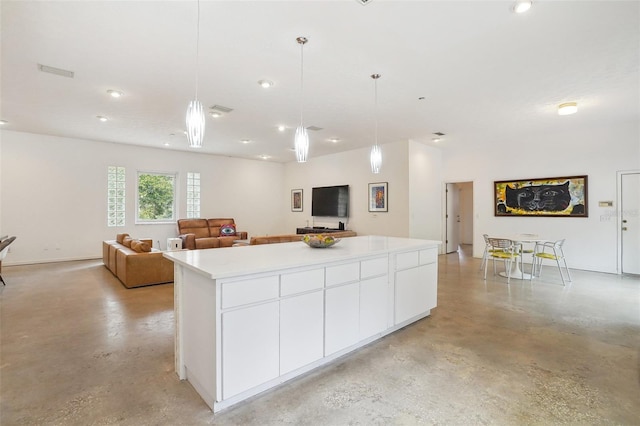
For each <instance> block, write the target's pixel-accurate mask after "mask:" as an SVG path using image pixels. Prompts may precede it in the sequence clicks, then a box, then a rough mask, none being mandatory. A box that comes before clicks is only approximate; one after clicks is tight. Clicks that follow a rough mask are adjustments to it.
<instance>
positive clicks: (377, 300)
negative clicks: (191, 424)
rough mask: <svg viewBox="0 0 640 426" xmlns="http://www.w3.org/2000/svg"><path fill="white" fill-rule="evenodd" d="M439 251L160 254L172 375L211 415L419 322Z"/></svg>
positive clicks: (387, 244)
mask: <svg viewBox="0 0 640 426" xmlns="http://www.w3.org/2000/svg"><path fill="white" fill-rule="evenodd" d="M439 244H440V241H433V240H418V239H409V238H395V237H381V236H361V237H351V238H344V239H342V240H341V241H340V242H339V243H338V244H336V245H334V246H333V247H330V248H318V249H314V248H310V247H307V246H306V245H305V244H304V243H302V242H292V243H281V244H267V245H255V246H243V247H230V248H222V249H208V250H186V251H174V252H165V253H164V256H165V257H167V258H168V259H170V260H172V261H173V262H174V280H175V288H174V297H175V317H176V342H175V362H176V372H177V374H178V376H179V377H180V379H181V380H188V381H189V383H190V384H191V385H192V386H193V387H194V389H195V390H196V391H197V392H198V393H199V394H200V396H201V397H202V399H203V400H204V401H205V402H206V403H207V405H208V406H209V407H210V408H211V409H212V410H213V411H214V412H217V411H220V410H222V409H224V408H227V407H229V406H231V405H233V404H236V403H238V402H240V401H242V400H244V399H247V398H249V397H251V396H254V395H256V394H258V393H260V392H263V391H265V390H267V389H269V388H272V387H274V386H277V385H279V384H281V383H283V382H286V381H287V380H290V379H292V378H294V377H296V376H299V375H301V374H304V373H306V372H308V371H310V370H312V369H314V368H317V367H319V366H321V365H324V364H327V363H329V362H331V361H333V360H335V359H336V358H338V357H340V356H343V355H345V354H347V353H348V352H351V351H353V350H356V349H357V348H359V347H361V346H363V345H366V344H368V343H370V342H372V341H374V340H376V339H379V338H380V337H382V336H384V335H387V334H389V333H392V332H394V331H396V330H398V329H400V328H402V327H404V326H406V325H408V324H410V323H412V322H415V321H417V320H419V319H421V318H424V317H425V316H428V315H429V314H430V310H431V309H432V308H434V307H435V306H436V304H437V277H438V263H437V255H438V245H439Z"/></svg>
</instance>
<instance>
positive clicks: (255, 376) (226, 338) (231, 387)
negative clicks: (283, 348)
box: [212, 301, 280, 399]
mask: <svg viewBox="0 0 640 426" xmlns="http://www.w3.org/2000/svg"><path fill="white" fill-rule="evenodd" d="M278 315H279V302H277V301H276V302H270V303H265V304H262V305H257V306H252V307H250V308H244V309H238V310H235V311H229V312H225V313H223V314H222V397H223V399H227V398H229V397H232V396H234V395H237V394H239V393H241V392H243V391H245V390H247V389H251V388H252V387H254V386H257V385H259V384H262V383H264V382H267V381H269V380H271V379H274V378H276V377H278V371H279V360H278V351H279V346H280V345H279V338H278V334H279V320H278ZM212 362H213V360H212Z"/></svg>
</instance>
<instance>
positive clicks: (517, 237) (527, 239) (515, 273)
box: [492, 234, 549, 280]
mask: <svg viewBox="0 0 640 426" xmlns="http://www.w3.org/2000/svg"><path fill="white" fill-rule="evenodd" d="M492 238H504V239H507V240H511V241H513V242H514V243H516V245H519V246H520V247H521V248H522V247H523V245H524V244H535V243H543V242H545V241H549V240H548V239H547V238H540V237H539V236H538V234H512V235H505V236H499V237H492ZM522 255H523V253H522V252H521V253H520V256H522ZM520 259H521V262H522V257H520ZM513 263H514V266H513V269H512V270H511V278H515V279H517V280H529V279H531V274H528V273H526V272H524V271H523V270H521V269H520V265H519V264H518V262H513ZM531 265H532V267H533V259H532V263H531ZM498 275H500V276H502V277H505V278H506V277H507V272H506V271H505V272H500V273H499V274H498Z"/></svg>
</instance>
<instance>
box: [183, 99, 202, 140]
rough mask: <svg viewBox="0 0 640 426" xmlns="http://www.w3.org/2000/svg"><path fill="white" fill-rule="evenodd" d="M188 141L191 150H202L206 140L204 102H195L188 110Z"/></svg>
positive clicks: (191, 103)
mask: <svg viewBox="0 0 640 426" xmlns="http://www.w3.org/2000/svg"><path fill="white" fill-rule="evenodd" d="M186 123H187V139H188V140H189V148H202V140H203V139H204V109H203V108H202V102H200V101H199V100H197V99H196V100H193V101H191V102H189V107H188V108H187V120H186Z"/></svg>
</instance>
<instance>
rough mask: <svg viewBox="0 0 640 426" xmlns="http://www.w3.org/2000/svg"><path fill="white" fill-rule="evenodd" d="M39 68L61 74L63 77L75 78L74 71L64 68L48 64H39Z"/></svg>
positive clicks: (50, 72)
mask: <svg viewBox="0 0 640 426" xmlns="http://www.w3.org/2000/svg"><path fill="white" fill-rule="evenodd" d="M38 69H39V70H40V71H42V72H48V73H49V74H55V75H61V76H62V77H69V78H73V71H67V70H63V69H62V68H55V67H50V66H48V65H42V64H38Z"/></svg>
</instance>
